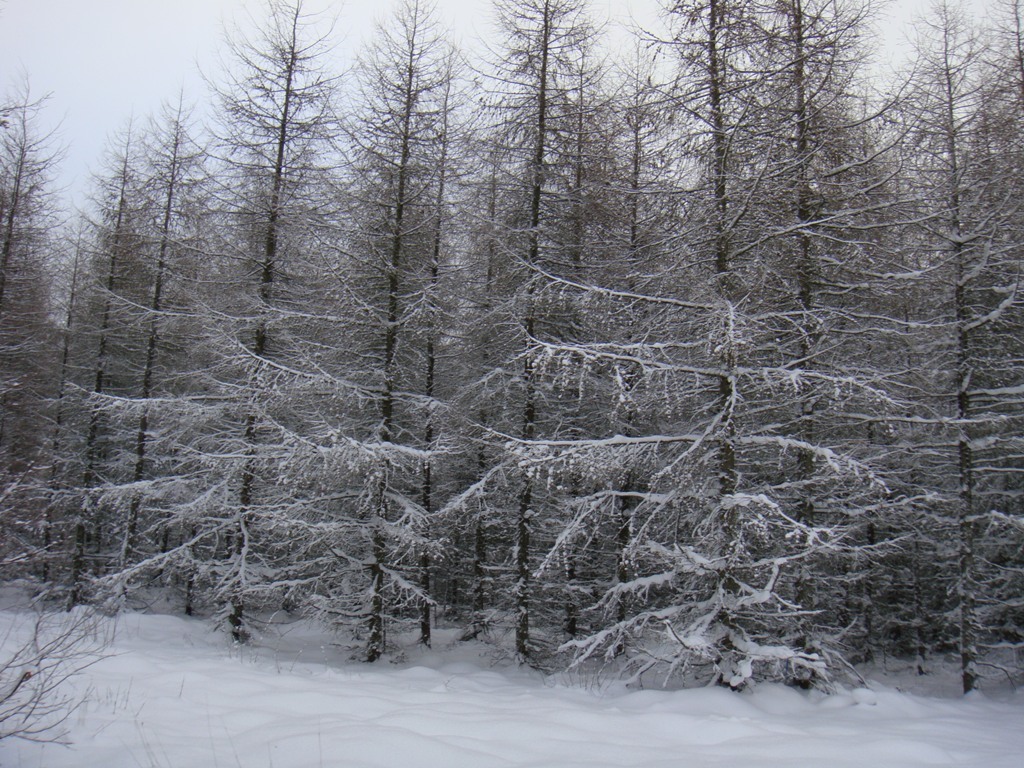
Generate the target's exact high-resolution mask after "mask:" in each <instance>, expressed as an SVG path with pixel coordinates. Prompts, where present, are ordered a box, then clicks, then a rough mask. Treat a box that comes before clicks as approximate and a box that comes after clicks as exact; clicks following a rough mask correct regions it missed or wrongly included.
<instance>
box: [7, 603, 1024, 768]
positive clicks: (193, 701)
mask: <svg viewBox="0 0 1024 768" xmlns="http://www.w3.org/2000/svg"><path fill="white" fill-rule="evenodd" d="M12 625H14V631H13V632H11V631H9V630H10V628H11V627H12ZM27 626H28V624H27V623H26V622H25V621H24V617H21V618H19V617H18V616H17V614H15V613H13V612H0V639H2V641H3V643H4V644H5V646H7V647H5V648H4V650H5V651H9V650H10V647H11V646H12V645H13V643H14V642H16V636H17V635H18V634H19V633H24V631H26V629H27ZM263 643H264V645H263V646H262V647H260V648H248V647H247V648H243V649H237V648H231V647H229V646H228V644H227V642H226V640H225V637H224V635H223V634H217V633H214V632H212V631H211V629H210V628H209V626H208V625H207V624H206V623H203V622H200V621H191V620H186V619H182V618H175V617H170V616H155V615H139V614H129V615H125V616H122V617H121V618H120V619H119V620H118V622H117V629H116V634H115V636H114V638H113V640H112V641H111V642H110V644H109V646H108V647H107V649H106V651H105V654H106V655H105V657H104V658H102V659H101V660H100V661H98V662H97V663H95V664H94V665H92V666H91V667H89V668H88V669H87V670H85V671H84V672H82V673H81V674H80V675H79V676H78V677H76V678H75V680H74V681H73V683H74V685H75V686H77V693H79V694H80V695H81V697H82V698H83V699H84V700H83V702H82V704H81V705H80V706H79V708H78V709H77V710H76V711H75V712H74V714H73V715H72V716H71V718H70V720H69V721H68V723H67V727H68V728H67V735H66V738H67V739H68V740H69V741H70V745H69V746H61V745H58V744H52V743H31V742H26V741H23V740H19V739H5V740H3V741H0V765H2V766H5V767H6V768H64V767H67V768H71V767H72V766H73V767H74V768H83V767H84V766H96V767H97V768H138V767H142V768H153V767H160V768H205V767H207V766H209V767H210V768H215V767H224V768H256V767H257V766H266V767H267V768H299V767H302V768H319V767H321V766H327V767H330V768H363V767H366V768H369V767H370V766H373V767H374V768H376V767H377V766H380V767H381V768H399V767H401V768H429V767H432V766H437V767H438V768H463V767H465V768H491V767H494V768H503V767H506V766H538V767H540V766H544V767H545V768H547V767H549V766H550V767H551V768H574V767H576V766H579V767H580V768H583V767H584V766H585V767H586V768H601V767H602V766H643V767H644V768H655V767H660V766H664V767H665V768H668V767H669V766H671V767H672V768H679V767H680V766H683V767H685V768H701V767H703V766H727V767H728V768H740V767H742V768H755V767H758V766H780V767H783V766H784V767H785V768H800V766H814V768H823V767H825V766H827V767H828V768H838V767H840V766H858V767H863V766H868V767H869V768H904V767H905V766H956V767H957V768H969V767H970V766H979V767H981V766H984V768H1021V766H1024V694H1014V693H1000V694H990V695H975V696H971V697H968V698H966V699H964V698H956V697H952V698H930V697H920V696H913V695H909V694H906V693H900V692H899V691H897V690H895V689H893V688H890V687H885V686H883V685H881V684H872V687H871V688H870V689H863V688H862V689H857V690H850V691H846V692H842V693H839V694H836V695H832V696H823V695H821V694H814V693H812V694H808V693H802V692H798V691H796V690H792V689H788V688H785V687H782V686H768V685H762V686H759V687H758V688H756V689H755V690H754V691H753V692H750V693H743V694H735V693H731V692H729V691H726V690H721V689H714V690H709V689H702V690H686V691H662V690H643V691H627V690H623V689H621V688H619V687H615V686H610V687H609V686H604V687H601V688H600V689H598V687H597V686H593V685H591V686H589V687H587V686H583V687H581V686H579V685H577V686H571V685H567V684H566V682H565V681H560V680H557V679H551V678H544V677H541V676H540V675H538V674H536V673H533V672H529V671H523V670H516V669H514V668H497V667H493V668H492V667H489V666H488V664H487V663H486V656H485V655H484V654H482V653H481V648H482V646H478V645H477V646H473V645H467V644H464V643H463V644H459V643H455V642H450V643H449V642H446V641H445V640H444V639H443V638H442V639H441V641H440V642H438V643H436V644H435V645H436V646H448V647H447V648H444V647H438V649H437V650H435V651H433V652H424V653H423V654H411V655H410V657H409V658H408V659H406V660H405V661H403V662H402V663H378V664H377V665H373V666H369V665H362V664H353V663H350V662H346V661H345V659H346V658H347V655H348V654H347V652H346V651H344V650H343V649H340V648H337V647H335V646H332V645H331V644H330V643H328V642H326V641H325V640H324V639H323V637H318V636H317V635H315V634H313V633H312V631H311V630H309V629H308V628H302V627H301V626H300V627H298V628H296V629H295V630H294V631H293V632H290V633H285V634H284V635H283V636H281V637H278V638H276V639H274V640H273V641H271V640H270V639H267V638H264V640H263Z"/></svg>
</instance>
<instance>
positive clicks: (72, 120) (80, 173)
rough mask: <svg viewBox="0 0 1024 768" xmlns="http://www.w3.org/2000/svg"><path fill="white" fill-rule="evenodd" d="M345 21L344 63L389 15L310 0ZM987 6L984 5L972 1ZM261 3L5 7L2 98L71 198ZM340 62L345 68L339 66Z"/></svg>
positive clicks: (470, 34)
mask: <svg viewBox="0 0 1024 768" xmlns="http://www.w3.org/2000/svg"><path fill="white" fill-rule="evenodd" d="M306 2H307V5H308V6H309V7H311V8H313V9H320V8H327V9H330V11H331V12H332V13H336V14H337V15H338V17H339V23H338V26H337V30H338V31H339V33H340V37H341V41H340V45H339V49H338V50H339V58H342V59H343V58H347V57H348V56H350V55H351V54H352V53H354V52H355V50H356V49H357V48H358V47H359V44H360V42H361V40H362V39H363V37H364V36H365V35H367V34H368V32H369V31H370V30H372V27H373V25H372V20H373V18H374V17H379V16H382V15H385V14H386V13H387V11H388V9H389V7H390V5H391V3H390V1H389V0H378V2H366V0H348V2H339V0H333V1H332V0H306ZM436 2H437V5H438V8H439V10H440V13H441V16H442V18H444V19H447V20H448V21H449V22H450V23H451V24H452V26H453V28H454V29H455V31H456V34H457V35H459V36H461V37H462V38H464V39H465V40H466V41H471V40H473V39H475V38H476V37H477V36H479V35H481V34H484V33H486V32H487V31H488V29H489V21H490V19H491V2H490V0H436ZM927 2H928V0H891V1H890V5H889V11H888V13H889V14H891V19H890V20H889V21H886V22H884V23H882V24H881V25H880V32H879V34H880V35H882V36H883V37H884V38H886V39H888V40H891V41H895V40H897V39H898V38H899V37H900V35H901V34H902V29H903V27H904V22H905V20H906V19H908V18H910V17H912V16H913V15H914V14H915V13H917V12H919V10H920V9H921V8H922V7H924V5H925V4H926V3H927ZM973 2H974V3H975V4H977V5H979V6H980V5H983V4H984V3H985V2H986V0H973ZM659 5H660V3H659V0H591V6H592V8H593V10H594V13H595V16H598V17H600V16H602V15H605V16H607V17H609V18H613V19H616V20H619V21H628V20H629V18H630V17H633V18H636V19H638V20H640V21H641V22H642V23H644V24H655V23H656V19H657V16H658V8H659ZM263 7H264V0H0V91H2V90H7V89H8V88H9V87H11V85H12V83H14V82H16V81H18V80H19V79H20V78H21V76H22V74H23V73H24V74H26V75H27V76H28V78H29V82H30V84H31V88H32V92H33V94H35V95H40V96H41V95H43V94H51V99H50V102H49V106H48V107H47V115H48V119H50V120H51V121H53V122H54V123H56V122H60V135H61V137H62V141H63V143H64V144H65V145H67V147H68V151H67V155H66V158H65V160H64V163H63V165H62V172H61V174H60V178H61V180H62V183H63V184H65V185H66V186H67V187H68V188H69V191H70V192H71V193H72V195H73V196H74V197H76V198H77V197H79V196H80V195H81V193H82V192H83V191H84V190H85V188H86V186H87V182H86V180H87V178H88V170H89V169H90V168H92V167H94V166H95V164H96V162H97V161H98V159H99V157H100V153H101V150H102V148H103V146H104V143H105V141H106V137H107V136H108V135H109V134H110V133H111V132H113V131H115V130H117V129H118V128H120V127H121V126H123V125H124V124H125V122H126V121H127V120H128V118H129V116H131V115H135V116H136V117H139V118H146V117H148V116H149V115H151V114H153V113H155V112H156V111H157V110H158V109H159V107H160V104H161V102H164V101H171V100H174V99H176V97H177V94H178V92H179V90H180V89H184V92H185V95H186V99H187V100H190V101H193V102H200V103H202V102H204V101H205V100H206V99H207V96H206V91H205V86H204V85H203V82H202V80H201V78H200V77H199V74H198V71H199V68H200V67H202V68H203V69H204V70H205V71H207V72H209V73H210V74H215V72H216V54H215V52H216V49H217V47H218V45H219V44H220V41H221V39H222V36H223V29H224V25H225V24H230V23H232V21H233V20H238V21H244V20H245V18H246V13H247V11H248V12H251V13H253V14H255V15H256V16H257V17H259V16H260V15H261V11H262V8H263ZM341 64H342V62H341V61H339V67H340V66H341Z"/></svg>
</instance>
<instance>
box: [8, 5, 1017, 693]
mask: <svg viewBox="0 0 1024 768" xmlns="http://www.w3.org/2000/svg"><path fill="white" fill-rule="evenodd" d="M873 5H874V3H872V2H870V0H742V1H741V0H675V1H674V2H667V1H666V2H665V3H664V14H663V16H662V19H661V24H662V26H661V27H660V28H659V29H655V30H648V31H647V32H645V33H643V34H638V35H637V36H636V38H635V40H632V41H630V42H629V43H628V44H625V43H623V39H624V38H622V37H621V36H620V37H616V38H615V43H614V45H613V44H610V43H609V42H608V38H607V37H606V36H604V34H603V33H602V31H601V30H600V29H599V28H598V26H597V25H596V24H595V23H594V21H593V19H592V14H591V13H590V11H589V10H588V7H587V3H586V2H585V0H495V3H494V6H493V15H494V20H495V31H494V33H493V36H492V38H491V39H490V40H489V42H488V44H487V45H483V46H479V51H475V52H474V53H472V55H471V54H469V53H466V52H462V51H460V50H458V49H457V48H456V47H455V46H454V45H453V44H452V43H451V42H450V41H449V35H448V34H447V31H446V30H445V29H443V28H442V26H441V25H440V24H439V22H438V21H437V17H436V16H435V14H434V12H433V10H432V8H431V7H430V4H429V3H428V2H426V0H402V1H401V2H399V3H397V4H396V6H395V9H394V11H393V13H392V14H391V15H390V16H389V17H388V18H387V19H386V20H385V21H384V22H383V23H382V24H381V26H380V28H379V29H378V30H377V33H376V34H375V35H374V36H373V37H372V39H371V41H370V44H369V45H368V46H367V47H366V48H365V49H364V50H362V51H361V52H360V53H359V56H358V62H357V64H356V65H355V66H353V67H339V66H338V65H337V62H338V56H337V50H336V47H335V45H336V42H335V36H334V34H333V31H332V27H331V25H330V23H329V22H330V20H329V19H326V18H325V17H323V16H320V15H313V14H308V13H306V12H305V11H304V9H303V7H302V3H301V1H300V0H269V2H268V3H267V4H266V6H265V8H264V13H263V15H262V16H261V17H259V18H258V19H257V20H256V23H255V24H254V25H252V26H250V27H243V28H241V31H238V32H236V33H235V34H234V35H233V36H231V37H230V38H229V39H227V40H226V41H225V43H224V47H223V50H222V51H221V54H222V59H223V62H224V66H223V69H222V70H221V71H218V72H216V73H213V74H210V75H209V77H208V79H209V84H210V89H209V92H208V93H206V94H185V95H183V96H180V97H179V96H177V95H174V94H169V95H168V96H169V97H170V98H169V101H168V102H167V106H166V108H165V109H164V110H163V111H162V112H161V113H160V114H155V115H152V116H151V117H149V118H148V119H141V118H136V119H134V120H133V121H132V122H130V123H127V124H124V125H123V127H122V128H121V129H120V130H118V131H117V132H116V133H115V134H112V137H111V139H110V142H109V150H108V152H107V153H106V154H105V155H104V156H103V157H101V158H97V159H96V162H95V165H94V170H95V181H94V184H93V187H92V190H91V194H90V197H89V202H88V204H87V205H86V206H85V207H84V208H83V210H82V211H81V212H80V213H78V214H75V215H73V216H70V215H67V214H65V213H63V212H62V201H61V199H60V196H59V194H58V191H57V187H56V184H55V181H54V179H55V177H56V172H57V163H58V161H59V146H58V141H57V139H56V137H54V136H53V135H52V134H50V133H48V132H47V131H46V130H45V129H43V128H42V126H43V124H44V121H43V120H42V117H43V116H44V114H45V110H46V109H47V103H46V100H45V99H43V100H38V99H36V98H35V97H33V96H32V95H31V91H30V89H29V88H28V87H27V86H24V87H12V88H10V89H8V90H7V91H6V93H4V94H3V95H2V96H0V114H2V127H0V514H2V528H0V578H2V579H3V580H5V581H14V580H18V581H20V582H21V583H22V584H23V585H25V584H27V585H31V588H32V589H34V590H36V591H37V592H39V593H40V594H45V596H46V597H47V599H48V600H49V601H50V604H51V605H53V606H55V607H67V608H72V607H75V606H79V605H85V604H94V605H99V606H102V607H103V608H104V609H105V610H108V611H116V610H119V609H122V608H141V607H145V606H147V605H151V604H154V603H158V604H160V605H161V606H164V607H165V608H166V607H167V606H170V608H171V610H173V611H176V612H179V613H180V614H183V615H187V616H196V617H204V618H208V619H209V621H210V622H213V623H215V624H216V625H217V626H219V627H221V628H222V629H223V631H224V632H225V633H226V634H227V635H228V636H229V637H230V638H232V639H233V640H235V641H236V642H238V643H244V642H246V640H247V639H248V638H250V637H251V636H252V635H253V634H254V633H258V632H260V631H261V628H262V627H263V626H264V623H265V622H266V621H267V620H268V617H270V616H275V617H277V618H275V621H279V620H280V617H281V616H289V617H296V618H299V617H301V618H303V619H308V620H311V621H315V622H319V623H320V625H321V626H322V627H323V628H324V629H325V630H329V631H331V632H333V633H336V636H338V637H342V638H345V642H346V643H347V644H348V647H349V648H351V649H352V654H353V655H355V656H358V658H361V659H364V660H366V661H371V662H372V661H375V660H378V659H380V658H381V657H384V656H386V655H389V654H393V653H395V652H398V651H401V650H403V647H404V648H405V649H408V648H409V647H410V645H411V646H413V647H414V646H416V645H417V644H422V645H423V646H429V645H430V644H431V640H432V633H433V632H434V631H435V630H436V629H437V628H439V627H441V628H444V631H445V632H446V633H447V634H446V637H447V636H453V635H454V636H455V637H459V638H463V639H464V640H467V641H468V640H470V639H472V640H476V641H484V642H486V643H489V644H491V645H492V646H493V647H494V648H495V649H496V651H500V652H504V653H507V654H508V655H509V656H510V657H514V658H516V659H518V660H520V661H522V662H524V663H527V664H530V665H533V666H536V667H538V668H541V669H545V670H575V671H577V672H579V673H580V674H587V675H590V674H596V673H597V671H598V670H603V672H604V673H605V674H607V675H609V676H613V677H616V678H621V679H624V680H627V681H629V680H644V681H647V680H657V681H664V680H674V681H676V682H677V684H681V685H703V684H707V683H721V684H723V685H727V686H731V687H733V688H737V689H739V688H744V687H747V686H749V685H750V684H751V683H752V682H756V681H780V682H786V683H790V684H793V685H799V686H803V687H827V685H828V684H829V682H830V681H831V680H834V679H837V678H843V677H844V676H845V675H855V674H856V672H855V669H856V667H857V665H859V664H866V663H870V662H872V661H877V660H879V659H881V658H893V657H897V658H901V659H905V660H908V661H909V662H911V663H912V664H914V665H916V667H917V668H918V669H920V671H922V672H924V671H926V670H927V669H928V668H929V666H930V665H931V664H932V663H933V661H935V660H940V659H949V658H954V659H955V660H956V663H957V665H958V668H959V670H960V672H959V674H960V677H961V680H962V688H963V690H964V691H965V692H969V691H971V690H973V689H975V688H978V687H984V685H985V683H986V681H987V680H989V679H998V680H1001V681H1005V680H1006V679H1007V678H1008V677H1009V678H1014V677H1018V678H1019V676H1020V675H1021V672H1022V670H1024V496H1022V492H1024V294H1021V293H1020V290H1021V288H1022V287H1024V286H1022V279H1024V274H1022V270H1024V208H1022V206H1024V2H1022V0H999V1H998V2H997V3H996V4H995V7H994V10H993V12H992V13H991V14H990V15H989V16H988V17H987V18H984V19H979V18H972V16H971V14H970V13H969V11H968V10H966V8H967V6H964V7H959V6H957V5H956V3H954V2H952V1H951V0H948V1H947V2H944V3H943V2H940V3H938V4H936V5H935V6H934V7H933V9H932V11H931V12H930V14H929V15H928V16H927V17H926V18H925V19H923V20H922V21H921V22H920V23H919V24H918V25H917V27H916V43H915V46H916V49H915V55H914V61H913V66H912V67H911V68H909V69H908V70H906V71H905V72H904V73H902V74H899V75H895V74H894V75H890V76H887V77H885V78H883V77H881V76H880V74H879V73H880V71H881V68H880V67H878V66H876V65H875V64H874V63H872V62H873V59H872V57H874V56H875V55H876V54H877V53H878V51H877V50H875V45H876V41H875V39H874V37H873V35H872V33H871V30H872V27H871V26H870V24H871V23H872V16H871V13H872V6H873ZM190 99H195V101H190ZM200 115H201V116H202V117H201V119H200ZM71 138H72V140H73V137H71Z"/></svg>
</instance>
